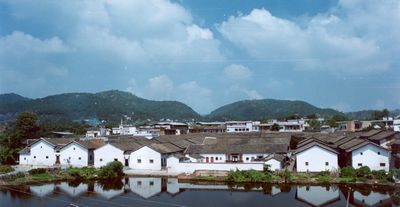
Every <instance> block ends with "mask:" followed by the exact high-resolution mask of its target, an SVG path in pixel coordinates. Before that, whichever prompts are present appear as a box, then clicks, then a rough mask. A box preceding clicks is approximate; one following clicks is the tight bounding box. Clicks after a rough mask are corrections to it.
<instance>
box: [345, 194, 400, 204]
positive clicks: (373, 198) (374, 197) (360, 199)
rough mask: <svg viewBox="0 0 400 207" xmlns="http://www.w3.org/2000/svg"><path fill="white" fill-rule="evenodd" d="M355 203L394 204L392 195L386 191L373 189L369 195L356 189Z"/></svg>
mask: <svg viewBox="0 0 400 207" xmlns="http://www.w3.org/2000/svg"><path fill="white" fill-rule="evenodd" d="M353 198H354V200H353V203H354V204H355V205H360V206H392V203H391V200H390V196H389V195H388V194H387V193H385V194H382V193H379V192H374V191H371V193H369V195H363V194H362V193H360V192H358V191H355V192H354V193H353Z"/></svg>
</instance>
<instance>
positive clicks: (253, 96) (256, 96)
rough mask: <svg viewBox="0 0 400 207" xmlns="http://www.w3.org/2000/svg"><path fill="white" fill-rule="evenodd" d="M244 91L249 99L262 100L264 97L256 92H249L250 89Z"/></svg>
mask: <svg viewBox="0 0 400 207" xmlns="http://www.w3.org/2000/svg"><path fill="white" fill-rule="evenodd" d="M241 90H242V91H243V93H245V94H246V95H247V97H248V98H249V99H262V98H263V96H262V95H261V94H260V93H258V92H257V91H256V90H249V89H245V88H243V89H241Z"/></svg>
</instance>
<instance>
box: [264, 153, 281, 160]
mask: <svg viewBox="0 0 400 207" xmlns="http://www.w3.org/2000/svg"><path fill="white" fill-rule="evenodd" d="M270 159H275V160H278V161H279V162H283V161H284V160H285V156H283V155H281V154H276V153H274V154H271V155H268V156H267V157H266V158H264V160H265V161H268V160H270Z"/></svg>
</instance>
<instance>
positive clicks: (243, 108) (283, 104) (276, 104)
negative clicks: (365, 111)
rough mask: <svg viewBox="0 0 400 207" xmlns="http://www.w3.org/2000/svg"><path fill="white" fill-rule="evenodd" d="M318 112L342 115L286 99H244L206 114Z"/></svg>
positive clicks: (255, 116)
mask: <svg viewBox="0 0 400 207" xmlns="http://www.w3.org/2000/svg"><path fill="white" fill-rule="evenodd" d="M293 114H295V115H296V116H301V117H302V116H306V115H310V114H319V115H320V116H321V117H333V116H335V115H341V116H344V114H343V113H341V112H338V111H336V110H333V109H321V108H318V107H315V106H313V105H311V104H309V103H306V102H304V101H287V100H273V99H263V100H245V101H238V102H235V103H232V104H228V105H225V106H222V107H220V108H218V109H216V110H214V111H213V112H211V114H209V115H208V116H206V118H207V119H209V120H221V121H223V120H262V118H263V117H265V116H266V117H268V118H271V119H272V118H275V119H277V118H285V117H286V118H288V117H289V116H291V115H293Z"/></svg>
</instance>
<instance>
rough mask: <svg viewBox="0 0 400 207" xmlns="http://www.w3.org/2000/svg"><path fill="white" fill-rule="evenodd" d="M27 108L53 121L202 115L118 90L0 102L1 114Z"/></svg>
mask: <svg viewBox="0 0 400 207" xmlns="http://www.w3.org/2000/svg"><path fill="white" fill-rule="evenodd" d="M27 110H29V111H33V112H35V113H37V114H38V115H39V116H40V117H42V118H46V119H50V120H56V119H70V120H82V119H90V118H99V119H104V120H108V121H110V122H114V123H115V122H117V121H119V120H120V119H121V117H122V116H123V115H128V116H131V117H133V118H134V119H141V120H146V119H152V120H159V119H161V118H171V119H180V120H182V119H192V118H195V119H197V118H199V117H200V115H199V114H197V113H196V112H195V111H193V109H191V108H190V107H188V106H187V105H185V104H183V103H180V102H177V101H151V100H146V99H142V98H139V97H137V96H135V95H133V94H131V93H128V92H122V91H115V90H113V91H104V92H99V93H95V94H92V93H66V94H60V95H54V96H48V97H45V98H40V99H33V100H28V101H17V102H14V103H12V104H8V103H0V117H1V116H2V115H3V116H4V115H5V114H10V113H11V114H17V113H18V112H21V111H27Z"/></svg>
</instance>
